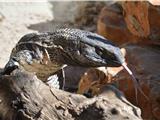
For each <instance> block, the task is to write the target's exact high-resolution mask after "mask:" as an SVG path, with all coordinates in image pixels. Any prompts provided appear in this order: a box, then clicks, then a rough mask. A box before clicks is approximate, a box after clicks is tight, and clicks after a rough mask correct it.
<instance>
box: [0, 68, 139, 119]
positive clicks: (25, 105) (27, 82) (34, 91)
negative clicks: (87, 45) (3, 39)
mask: <svg viewBox="0 0 160 120" xmlns="http://www.w3.org/2000/svg"><path fill="white" fill-rule="evenodd" d="M140 114H141V113H140V109H138V108H137V107H135V106H133V105H132V104H131V103H129V102H128V101H127V100H126V99H125V98H124V96H123V95H122V93H121V92H119V91H118V90H117V89H116V88H114V87H111V86H107V87H105V89H103V91H102V93H101V94H100V95H99V96H96V97H94V98H86V97H84V96H83V95H78V94H74V93H68V92H65V91H62V90H58V89H53V88H50V87H48V86H47V85H45V84H44V83H43V82H42V81H41V80H39V79H38V78H37V77H36V76H35V75H34V74H31V73H27V72H22V71H20V70H15V71H14V72H13V74H12V75H9V76H0V119H2V120H73V119H74V120H102V119H103V120H111V119H130V120H133V119H134V120H139V119H141V117H140Z"/></svg>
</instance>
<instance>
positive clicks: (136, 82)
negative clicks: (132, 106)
mask: <svg viewBox="0 0 160 120" xmlns="http://www.w3.org/2000/svg"><path fill="white" fill-rule="evenodd" d="M122 66H123V67H124V69H125V70H126V71H127V72H128V73H129V75H130V76H131V77H132V80H133V82H134V86H135V95H136V101H137V103H138V99H137V92H138V91H137V89H138V90H139V91H140V92H141V93H142V94H143V96H144V97H145V98H146V99H147V100H148V97H147V96H146V95H145V94H144V92H143V91H142V89H141V86H140V85H139V83H138V81H137V79H136V78H135V76H134V75H133V73H132V71H131V70H130V69H129V68H128V67H127V65H126V64H125V63H123V64H122Z"/></svg>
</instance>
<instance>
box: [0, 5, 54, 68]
mask: <svg viewBox="0 0 160 120" xmlns="http://www.w3.org/2000/svg"><path fill="white" fill-rule="evenodd" d="M52 7H53V6H52V5H51V4H49V3H47V2H36V3H20V2H19V3H14V2H12V3H11V2H10V3H3V2H0V68H3V67H4V65H5V64H6V62H7V61H8V59H9V56H10V52H11V50H12V48H13V47H14V46H15V45H16V43H17V41H18V40H19V39H20V38H21V37H22V36H23V35H25V34H27V33H30V32H36V30H33V29H32V28H30V26H32V25H34V24H38V23H40V22H46V21H49V20H52V19H53V13H52Z"/></svg>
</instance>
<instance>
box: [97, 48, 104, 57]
mask: <svg viewBox="0 0 160 120" xmlns="http://www.w3.org/2000/svg"><path fill="white" fill-rule="evenodd" d="M95 52H96V53H97V54H98V55H100V56H101V57H102V56H103V50H102V49H101V48H98V47H96V48H95Z"/></svg>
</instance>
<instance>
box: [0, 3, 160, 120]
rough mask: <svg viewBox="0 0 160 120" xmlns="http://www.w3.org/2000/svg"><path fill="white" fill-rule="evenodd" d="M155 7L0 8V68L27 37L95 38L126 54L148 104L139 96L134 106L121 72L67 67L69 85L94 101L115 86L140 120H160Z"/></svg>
mask: <svg viewBox="0 0 160 120" xmlns="http://www.w3.org/2000/svg"><path fill="white" fill-rule="evenodd" d="M151 3H152V4H151ZM151 3H149V2H47V1H46V2H27V3H22V2H21V3H20V2H18V3H14V2H12V3H0V36H1V39H0V43H1V47H0V51H1V53H0V67H1V68H3V67H4V65H5V64H6V62H7V61H8V59H9V55H10V52H11V50H12V48H13V47H14V46H15V44H16V43H17V41H18V40H19V39H20V38H21V37H22V36H23V35H25V34H27V33H30V32H44V31H53V30H54V29H56V28H64V27H72V28H80V29H84V30H88V31H92V32H97V33H98V34H100V35H102V36H104V37H106V38H107V39H109V40H111V41H113V42H114V43H116V44H117V45H119V47H121V48H123V49H122V50H123V53H124V55H125V57H126V63H127V64H128V66H129V67H130V68H131V70H132V71H133V73H134V74H135V76H136V78H138V80H139V82H140V85H141V88H142V90H143V92H144V93H145V95H147V97H148V98H145V97H144V96H143V95H142V94H141V93H140V92H138V96H137V98H138V99H137V100H136V96H135V90H134V84H133V83H132V80H131V78H130V76H129V75H128V74H127V73H126V71H125V70H123V69H122V68H121V67H119V68H106V69H105V70H97V69H87V70H86V69H83V68H73V67H69V68H66V69H65V70H66V71H65V72H66V75H67V76H66V77H67V85H68V86H72V87H75V88H76V87H78V92H79V93H81V94H82V93H85V92H86V91H91V94H92V95H93V96H94V95H97V94H99V93H100V92H101V91H103V89H104V85H107V84H112V85H113V86H115V87H117V88H118V89H119V90H121V91H122V92H123V93H124V95H125V97H126V98H127V100H128V101H130V102H131V103H132V104H134V105H135V106H137V107H139V108H140V109H141V111H142V114H141V112H140V111H139V109H136V110H137V111H138V117H139V119H141V117H140V115H139V114H141V116H142V118H143V119H147V120H160V87H159V85H160V69H159V68H160V62H159V61H160V20H159V19H160V7H159V6H157V5H153V4H156V3H158V2H157V1H155V2H154V1H151ZM102 71H103V72H102ZM73 72H74V76H73V75H72V74H73ZM84 72H85V73H84ZM71 73H72V74H71ZM86 73H87V74H86ZM79 80H80V82H79ZM93 83H96V84H93ZM108 95H109V96H112V93H110V94H109V93H108ZM114 99H116V98H114ZM114 99H112V100H113V101H114ZM117 99H119V98H117ZM115 101H116V100H115ZM122 106H123V105H122ZM126 119H127V118H126Z"/></svg>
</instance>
